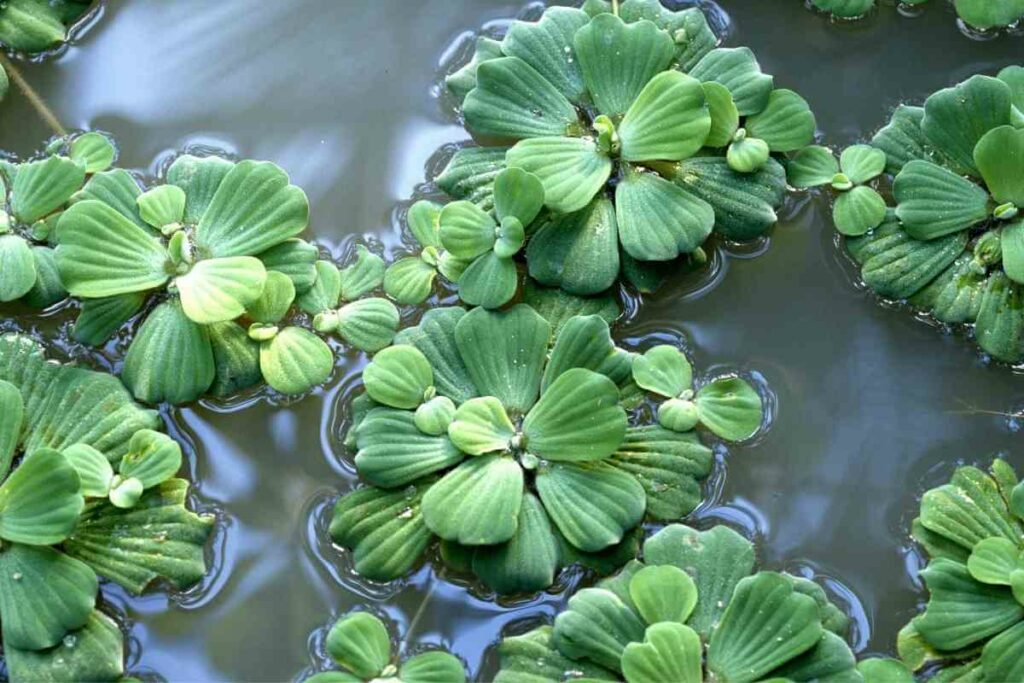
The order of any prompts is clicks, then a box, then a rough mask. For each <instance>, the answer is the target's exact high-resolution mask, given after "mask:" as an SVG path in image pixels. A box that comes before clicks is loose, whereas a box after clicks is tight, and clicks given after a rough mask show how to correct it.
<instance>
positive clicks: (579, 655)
mask: <svg viewBox="0 0 1024 683" xmlns="http://www.w3.org/2000/svg"><path fill="white" fill-rule="evenodd" d="M848 627H849V619H848V617H846V615H845V614H844V613H843V612H842V611H841V610H840V609H839V608H838V607H836V606H835V605H833V604H832V603H831V602H830V601H829V599H828V596H827V595H826V593H825V591H824V590H823V589H822V588H821V587H820V586H819V585H818V584H816V583H814V582H813V581H810V580H808V579H804V578H800V577H795V576H791V575H788V574H782V573H777V572H772V571H764V570H760V571H756V570H755V558H754V547H753V545H752V544H751V543H750V542H749V541H748V540H746V539H745V538H743V537H742V536H740V535H739V534H737V533H736V532H735V531H732V530H731V529H729V528H728V527H724V526H716V527H713V528H711V529H709V530H707V531H696V530H694V529H691V528H689V527H686V526H683V525H680V524H673V525H671V526H668V527H666V528H664V529H662V530H661V531H659V532H658V533H657V534H655V535H654V536H652V537H651V538H649V539H648V540H647V541H646V542H645V543H644V547H643V561H642V562H640V561H636V560H633V561H631V562H630V563H629V564H627V565H626V566H625V567H623V568H622V570H621V571H620V572H619V573H618V574H617V575H615V576H613V577H611V578H608V579H605V580H603V581H601V582H599V583H598V584H597V586H596V587H594V588H585V589H583V590H580V591H579V592H577V593H576V594H575V595H573V596H572V597H571V598H570V599H569V602H568V607H567V609H566V610H565V611H564V612H562V613H560V614H559V615H558V616H557V617H556V619H555V622H554V626H553V627H551V626H543V627H540V628H538V629H535V630H533V631H531V632H529V633H527V634H525V635H522V636H515V637H509V638H506V639H504V640H503V641H502V643H501V645H500V647H499V649H498V653H499V656H500V660H501V670H500V672H499V674H498V676H497V678H496V679H495V680H496V681H497V682H498V683H522V682H525V681H537V680H543V681H563V680H568V679H571V678H575V677H583V678H586V679H588V680H612V681H615V680H625V681H628V682H629V683H640V682H651V681H666V682H667V681H672V682H673V683H700V681H703V680H715V681H730V682H733V683H743V682H747V681H761V680H786V681H811V680H849V681H860V680H863V677H862V674H861V673H859V672H858V670H857V662H856V659H855V657H854V654H853V652H852V651H851V650H850V647H849V645H847V643H846V641H845V639H844V636H845V634H846V631H847V629H848ZM871 661H876V660H871ZM871 666H872V667H873V666H877V664H872V665H871ZM868 680H874V681H878V682H881V681H886V680H887V681H890V683H891V682H892V681H894V680H897V681H898V680H900V679H893V678H888V679H886V678H874V679H870V678H869V679H868Z"/></svg>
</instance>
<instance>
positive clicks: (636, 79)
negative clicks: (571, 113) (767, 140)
mask: <svg viewBox="0 0 1024 683" xmlns="http://www.w3.org/2000/svg"><path fill="white" fill-rule="evenodd" d="M574 44H575V48H576V57H577V59H579V63H580V69H581V71H582V73H583V81H584V83H586V85H587V90H589V92H590V95H591V97H592V98H593V101H594V104H595V105H596V106H597V109H598V111H600V112H601V113H602V114H605V115H607V116H610V117H613V118H614V117H617V116H621V115H623V114H625V113H626V111H627V110H628V109H629V108H630V106H631V105H632V104H633V103H634V102H635V101H636V100H637V98H638V96H639V95H640V92H641V91H642V90H643V89H644V86H646V85H647V84H648V83H649V82H650V81H651V79H653V78H654V77H655V76H656V75H657V74H658V73H659V72H662V71H665V69H667V68H668V66H669V63H670V62H671V61H672V58H673V56H674V55H675V46H674V44H673V42H672V39H671V38H670V37H669V35H668V34H667V33H665V32H664V31H661V30H659V29H658V27H657V26H655V25H654V24H653V23H652V22H650V21H645V20H644V21H638V22H636V23H634V24H628V25H627V24H626V23H624V22H623V21H622V20H621V19H619V18H618V17H616V16H614V15H612V14H599V15H598V16H596V17H594V18H593V19H591V21H590V23H588V24H587V25H586V26H584V27H583V28H581V29H580V30H579V31H577V32H576V35H575V38H574ZM705 135H706V133H705Z"/></svg>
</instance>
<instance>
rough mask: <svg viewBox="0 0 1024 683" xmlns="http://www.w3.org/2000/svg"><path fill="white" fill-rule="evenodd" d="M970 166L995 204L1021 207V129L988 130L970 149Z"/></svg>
mask: <svg viewBox="0 0 1024 683" xmlns="http://www.w3.org/2000/svg"><path fill="white" fill-rule="evenodd" d="M974 164H975V166H976V167H977V168H978V171H979V172H980V173H981V177H982V178H984V179H985V184H986V185H987V186H988V191H989V193H990V194H991V195H992V197H993V198H994V199H995V200H996V203H998V204H1004V203H1009V204H1014V205H1015V206H1017V207H1024V130H1020V129H1017V128H1014V127H1013V126H1000V127H998V128H993V129H992V130H990V131H989V132H988V133H986V134H985V135H984V136H983V137H982V138H981V139H980V140H979V141H978V144H977V146H976V147H975V148H974Z"/></svg>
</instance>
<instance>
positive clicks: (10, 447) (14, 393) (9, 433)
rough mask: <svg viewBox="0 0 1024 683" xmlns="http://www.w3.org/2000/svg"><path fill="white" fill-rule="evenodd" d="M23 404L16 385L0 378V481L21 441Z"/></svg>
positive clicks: (5, 474)
mask: <svg viewBox="0 0 1024 683" xmlns="http://www.w3.org/2000/svg"><path fill="white" fill-rule="evenodd" d="M24 417H25V404H24V402H23V401H22V399H21V392H20V391H18V387H16V386H14V385H13V384H11V383H10V382H5V381H3V380H0V481H3V479H4V478H5V477H6V476H7V473H8V472H10V470H11V463H12V462H13V461H14V453H15V451H16V450H17V449H18V443H19V442H20V441H21V428H22V424H23V422H24Z"/></svg>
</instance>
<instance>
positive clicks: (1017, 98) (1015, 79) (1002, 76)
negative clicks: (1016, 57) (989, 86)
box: [996, 65, 1024, 112]
mask: <svg viewBox="0 0 1024 683" xmlns="http://www.w3.org/2000/svg"><path fill="white" fill-rule="evenodd" d="M996 78H998V79H999V80H1001V81H1002V82H1003V83H1005V84H1006V85H1008V86H1010V93H1011V94H1012V95H1013V106H1015V107H1017V109H1019V110H1020V111H1022V112H1024V66H1017V65H1011V66H1008V67H1006V68H1005V69H1003V70H1002V71H1000V72H999V73H998V74H997V75H996Z"/></svg>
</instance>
